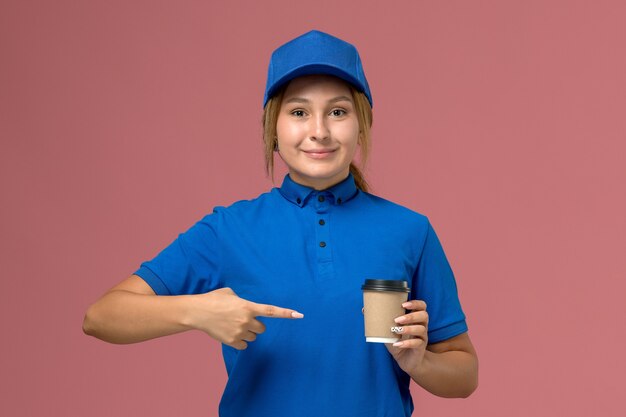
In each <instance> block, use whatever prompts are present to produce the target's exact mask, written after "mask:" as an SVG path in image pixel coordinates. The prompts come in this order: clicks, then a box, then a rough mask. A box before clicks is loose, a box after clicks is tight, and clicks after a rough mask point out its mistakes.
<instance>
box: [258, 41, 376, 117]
mask: <svg viewBox="0 0 626 417" xmlns="http://www.w3.org/2000/svg"><path fill="white" fill-rule="evenodd" d="M311 74H328V75H334V76H335V77H339V78H341V79H342V80H344V81H347V82H349V83H350V84H352V85H353V86H354V87H356V89H357V90H359V91H362V92H363V93H364V94H365V95H366V96H367V99H368V100H369V102H370V105H372V106H373V105H374V103H373V102H372V93H371V92H370V88H369V85H368V84H367V79H365V73H364V72H363V66H362V65H361V58H360V57H359V52H358V51H357V50H356V48H355V47H354V45H351V44H349V43H348V42H346V41H342V40H341V39H339V38H336V37H334V36H331V35H329V34H327V33H324V32H320V31H318V30H312V31H310V32H307V33H305V34H304V35H301V36H298V37H297V38H295V39H293V40H291V41H289V42H287V43H286V44H284V45H282V46H281V47H279V48H278V49H276V50H275V51H274V52H273V53H272V58H271V59H270V66H269V69H268V71H267V85H266V86H265V97H264V98H263V107H265V105H266V104H267V100H269V99H270V98H271V97H272V96H273V95H274V94H275V93H276V91H277V90H278V89H279V88H280V87H282V86H283V85H285V84H286V83H288V82H289V81H291V80H293V79H294V78H297V77H301V76H303V75H311Z"/></svg>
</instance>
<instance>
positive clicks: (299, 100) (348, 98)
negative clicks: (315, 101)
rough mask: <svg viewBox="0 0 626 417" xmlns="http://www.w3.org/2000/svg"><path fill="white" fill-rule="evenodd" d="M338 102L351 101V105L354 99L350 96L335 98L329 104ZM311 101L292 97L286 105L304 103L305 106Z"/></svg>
mask: <svg viewBox="0 0 626 417" xmlns="http://www.w3.org/2000/svg"><path fill="white" fill-rule="evenodd" d="M338 101H349V102H350V103H352V99H351V98H350V97H348V96H337V97H335V98H331V99H330V100H328V103H336V102H338ZM310 102H311V101H310V100H308V99H306V98H304V97H292V98H290V99H289V100H286V101H285V104H289V103H303V104H307V103H310Z"/></svg>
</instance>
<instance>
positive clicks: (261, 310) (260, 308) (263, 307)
mask: <svg viewBox="0 0 626 417" xmlns="http://www.w3.org/2000/svg"><path fill="white" fill-rule="evenodd" d="M252 311H253V312H254V313H255V316H256V317H258V316H261V317H272V318H279V319H301V318H303V317H304V314H302V313H300V312H297V311H296V310H291V309H289V308H283V307H276V306H273V305H271V304H257V303H252Z"/></svg>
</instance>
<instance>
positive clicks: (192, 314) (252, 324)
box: [186, 287, 304, 350]
mask: <svg viewBox="0 0 626 417" xmlns="http://www.w3.org/2000/svg"><path fill="white" fill-rule="evenodd" d="M189 297H190V299H189V305H190V310H189V312H188V317H187V323H186V324H187V325H188V326H189V327H191V328H194V329H197V330H201V331H203V332H205V333H206V334H208V335H209V336H211V337H212V338H214V339H216V340H218V341H219V342H222V343H224V344H226V345H228V346H231V347H233V348H235V349H238V350H243V349H246V348H247V347H248V342H253V341H254V340H255V339H256V338H257V335H259V334H261V333H263V332H264V331H265V325H264V324H263V323H261V322H260V321H259V320H257V317H272V318H285V319H300V318H303V317H304V315H302V314H301V313H299V312H297V311H295V310H291V309H288V308H283V307H276V306H273V305H269V304H257V303H254V302H252V301H248V300H244V299H243V298H240V297H239V296H237V294H235V292H234V291H233V290H232V289H230V288H228V287H226V288H220V289H218V290H213V291H211V292H207V293H204V294H195V295H191V296H189Z"/></svg>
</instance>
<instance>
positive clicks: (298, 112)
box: [291, 110, 304, 117]
mask: <svg viewBox="0 0 626 417" xmlns="http://www.w3.org/2000/svg"><path fill="white" fill-rule="evenodd" d="M291 114H293V115H294V116H296V117H304V110H293V111H292V112H291Z"/></svg>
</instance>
